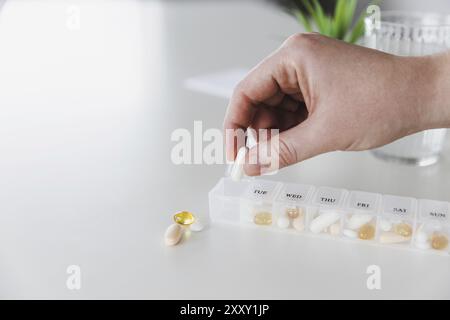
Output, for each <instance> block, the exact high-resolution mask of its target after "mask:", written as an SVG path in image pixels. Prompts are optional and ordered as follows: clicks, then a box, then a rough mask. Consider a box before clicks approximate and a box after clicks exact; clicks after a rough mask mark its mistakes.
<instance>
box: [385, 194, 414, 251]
mask: <svg viewBox="0 0 450 320" xmlns="http://www.w3.org/2000/svg"><path fill="white" fill-rule="evenodd" d="M416 211H417V200H416V199H413V198H407V197H398V196H391V195H384V196H383V197H382V206H381V214H380V217H379V219H378V223H377V228H378V236H377V238H378V239H377V240H378V242H379V243H381V244H388V245H397V246H410V245H411V240H412V237H413V231H414V222H415V216H416Z"/></svg>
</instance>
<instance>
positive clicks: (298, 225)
mask: <svg viewBox="0 0 450 320" xmlns="http://www.w3.org/2000/svg"><path fill="white" fill-rule="evenodd" d="M292 226H293V227H294V229H295V230H298V231H303V230H304V229H305V222H304V219H303V217H302V218H297V219H294V221H292Z"/></svg>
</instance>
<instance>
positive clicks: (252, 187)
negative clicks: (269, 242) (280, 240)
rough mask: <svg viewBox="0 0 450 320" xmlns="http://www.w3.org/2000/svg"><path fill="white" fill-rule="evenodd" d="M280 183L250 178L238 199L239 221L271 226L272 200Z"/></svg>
mask: <svg viewBox="0 0 450 320" xmlns="http://www.w3.org/2000/svg"><path fill="white" fill-rule="evenodd" d="M280 187H281V183H278V182H273V181H266V180H256V179H255V180H251V181H249V183H248V185H247V188H246V189H245V191H244V193H243V195H242V197H241V201H240V221H241V223H243V224H249V225H257V226H266V227H267V226H272V223H273V216H274V214H273V210H272V209H273V201H274V198H275V196H276V194H277V192H278V190H279V189H280Z"/></svg>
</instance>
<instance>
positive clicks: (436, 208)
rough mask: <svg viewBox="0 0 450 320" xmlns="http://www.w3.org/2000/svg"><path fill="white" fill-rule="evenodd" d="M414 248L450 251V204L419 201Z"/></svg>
mask: <svg viewBox="0 0 450 320" xmlns="http://www.w3.org/2000/svg"><path fill="white" fill-rule="evenodd" d="M418 207H419V209H418V218H417V223H416V226H415V232H414V238H413V246H414V247H415V248H417V249H421V250H436V251H440V252H447V253H448V252H450V251H449V237H450V215H449V213H450V204H449V203H447V202H442V201H434V200H419V205H418Z"/></svg>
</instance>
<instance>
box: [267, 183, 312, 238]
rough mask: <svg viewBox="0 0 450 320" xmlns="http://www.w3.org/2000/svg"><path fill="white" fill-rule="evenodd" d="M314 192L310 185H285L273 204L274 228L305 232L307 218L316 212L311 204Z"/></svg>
mask: <svg viewBox="0 0 450 320" xmlns="http://www.w3.org/2000/svg"><path fill="white" fill-rule="evenodd" d="M314 190H315V188H314V187H313V186H309V185H303V184H294V183H285V184H283V185H282V186H281V187H280V191H279V192H278V195H277V197H276V199H275V201H274V204H273V213H274V221H273V225H274V227H276V228H278V229H286V230H293V231H296V232H304V231H305V228H306V217H307V215H308V214H311V210H314V208H313V207H312V206H311V204H310V202H311V198H312V196H313V193H314Z"/></svg>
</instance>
